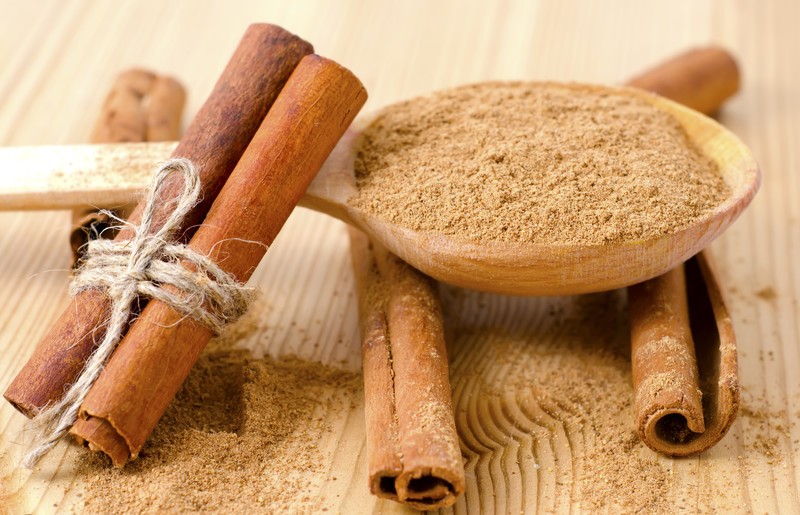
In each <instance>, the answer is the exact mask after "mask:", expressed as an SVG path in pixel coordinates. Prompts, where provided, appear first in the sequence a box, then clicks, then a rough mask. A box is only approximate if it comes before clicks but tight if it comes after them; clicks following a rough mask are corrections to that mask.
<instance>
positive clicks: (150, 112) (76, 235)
mask: <svg viewBox="0 0 800 515" xmlns="http://www.w3.org/2000/svg"><path fill="white" fill-rule="evenodd" d="M185 103H186V91H185V90H184V88H183V86H182V85H181V84H180V83H179V82H178V81H176V80H175V79H173V78H170V77H159V76H157V75H156V74H155V73H153V72H150V71H148V70H139V69H134V70H127V71H124V72H122V73H120V74H119V75H118V76H117V78H116V80H115V81H114V85H113V87H112V88H111V91H110V92H109V93H108V95H106V99H105V101H104V102H103V107H102V110H101V112H100V115H99V116H98V118H97V122H96V123H95V126H94V130H93V131H92V138H91V139H92V143H122V142H126V141H127V142H144V141H172V140H176V139H178V138H179V136H180V127H181V117H182V115H183V106H184V104H185ZM106 207H112V206H106ZM113 208H114V214H115V216H118V217H120V218H126V217H127V215H128V214H130V210H131V209H132V206H113ZM114 225H115V224H114V221H113V220H112V219H111V217H109V215H108V214H106V213H105V212H102V211H98V210H97V209H96V208H95V207H92V208H86V209H80V210H75V211H73V213H72V230H71V231H70V237H69V242H70V246H71V247H72V255H73V258H74V262H73V264H77V263H78V261H79V259H80V257H81V249H83V248H84V245H85V244H86V242H87V241H89V240H91V239H95V238H101V237H102V238H113V237H114V236H116V231H114V230H112V229H111V227H112V226H114Z"/></svg>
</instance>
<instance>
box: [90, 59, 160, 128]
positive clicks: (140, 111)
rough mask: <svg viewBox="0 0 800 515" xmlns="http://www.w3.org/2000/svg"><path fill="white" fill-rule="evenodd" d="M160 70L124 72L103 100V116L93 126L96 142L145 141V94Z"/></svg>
mask: <svg viewBox="0 0 800 515" xmlns="http://www.w3.org/2000/svg"><path fill="white" fill-rule="evenodd" d="M155 81H156V74H155V73H153V72H150V71H148V70H140V69H133V70H128V71H125V72H122V73H120V74H119V75H118V76H117V79H116V80H115V81H114V85H113V86H112V87H111V91H109V92H108V95H106V98H105V100H104V101H103V107H102V109H101V111H100V116H99V117H98V119H97V121H96V122H95V125H94V129H93V130H92V136H91V140H92V142H95V143H113V142H119V143H122V142H126V141H129V142H137V141H144V138H145V137H146V134H147V113H146V112H145V107H144V98H145V97H146V96H147V95H148V94H149V93H150V91H151V90H152V89H153V83H154V82H155Z"/></svg>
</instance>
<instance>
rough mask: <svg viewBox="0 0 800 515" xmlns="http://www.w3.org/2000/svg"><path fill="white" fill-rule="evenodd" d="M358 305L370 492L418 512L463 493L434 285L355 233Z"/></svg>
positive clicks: (352, 244) (352, 245)
mask: <svg viewBox="0 0 800 515" xmlns="http://www.w3.org/2000/svg"><path fill="white" fill-rule="evenodd" d="M349 232H350V248H351V254H352V259H353V269H354V272H355V281H356V288H357V291H358V298H359V318H360V321H361V338H362V340H361V341H362V343H361V353H362V362H363V368H364V398H365V413H364V416H365V419H366V426H367V431H366V434H367V461H368V468H369V486H370V491H371V492H372V493H373V494H374V495H377V496H379V497H384V498H387V499H392V500H395V501H400V502H403V503H406V504H408V505H410V506H413V507H415V508H417V509H421V510H427V509H437V508H441V507H445V506H450V505H452V504H453V503H454V502H455V501H456V499H457V498H458V496H459V495H461V493H463V491H464V486H465V479H464V464H463V461H462V458H461V452H460V450H459V445H458V435H457V433H456V426H455V419H454V415H453V406H452V398H451V397H452V393H451V389H450V377H449V370H448V363H447V349H446V346H445V341H444V329H443V323H442V311H441V305H440V302H439V298H438V293H437V291H436V286H435V283H434V282H433V280H432V279H430V278H428V277H426V276H424V275H423V274H422V273H420V272H418V271H417V270H415V269H413V268H412V267H411V266H409V265H408V264H406V263H404V262H403V261H402V260H400V259H399V258H398V257H397V256H395V255H393V254H391V253H390V252H388V251H387V250H386V249H385V248H383V247H381V246H380V245H378V244H376V243H374V242H371V241H370V239H369V238H368V237H367V236H366V235H364V234H363V233H361V232H360V231H358V230H356V229H353V228H350V229H349Z"/></svg>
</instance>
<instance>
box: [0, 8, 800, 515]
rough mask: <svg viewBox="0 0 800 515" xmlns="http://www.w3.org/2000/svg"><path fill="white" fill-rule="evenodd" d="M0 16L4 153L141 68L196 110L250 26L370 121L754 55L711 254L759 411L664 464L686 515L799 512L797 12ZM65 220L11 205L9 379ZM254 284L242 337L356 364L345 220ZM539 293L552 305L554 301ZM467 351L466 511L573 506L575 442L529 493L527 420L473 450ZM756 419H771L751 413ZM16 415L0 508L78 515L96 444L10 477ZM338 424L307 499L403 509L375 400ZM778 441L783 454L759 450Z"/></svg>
mask: <svg viewBox="0 0 800 515" xmlns="http://www.w3.org/2000/svg"><path fill="white" fill-rule="evenodd" d="M0 13H2V15H0V144H2V145H31V144H57V143H81V142H85V141H87V140H88V137H89V131H90V128H91V124H92V122H93V120H94V118H95V116H96V114H97V112H98V109H99V98H100V97H101V96H102V95H103V94H104V93H105V91H107V90H108V88H109V87H110V83H111V81H112V79H113V77H114V76H115V75H116V74H117V73H118V72H119V71H121V70H122V69H125V68H128V67H131V66H145V67H149V68H153V69H155V70H159V71H162V72H168V73H171V74H173V75H175V76H177V77H179V78H180V79H181V80H182V81H183V82H184V83H185V84H186V85H187V87H188V89H189V91H190V97H189V104H188V114H189V116H191V115H193V114H194V113H195V112H196V111H197V109H198V107H199V106H200V105H201V103H202V102H203V100H204V99H205V98H206V96H207V95H208V93H209V92H210V90H211V88H212V86H213V84H214V81H215V80H216V77H217V75H218V73H219V72H220V70H221V69H222V67H223V66H224V64H225V62H226V60H227V58H228V56H229V55H230V53H231V51H232V50H233V48H234V46H235V45H236V43H237V41H238V39H239V37H240V36H241V34H242V33H243V31H244V29H245V27H246V26H247V24H249V23H251V22H254V21H268V22H272V23H276V24H279V25H282V26H284V27H286V28H287V29H289V30H291V31H293V32H295V33H296V34H299V35H301V36H302V37H304V38H306V39H307V40H310V41H311V42H313V44H314V45H315V47H316V50H317V52H318V53H320V54H322V55H325V56H328V57H331V58H333V59H335V60H337V61H339V62H341V63H342V64H344V65H345V66H347V67H349V68H350V69H352V70H353V71H354V72H355V73H356V75H358V76H359V77H360V78H361V79H362V81H363V82H364V84H365V85H366V87H367V89H368V90H369V93H370V100H369V103H368V105H367V107H366V108H365V111H368V110H371V109H376V108H379V107H381V106H383V105H386V104H388V103H391V102H393V101H396V100H399V99H404V98H408V97H411V96H413V95H417V94H421V93H424V92H427V91H430V90H434V89H437V88H442V87H447V86H451V85H456V84H462V83H466V82H472V81H480V80H487V79H556V80H577V81H591V82H605V83H618V82H622V81H624V80H625V79H626V78H628V77H630V76H631V75H633V74H634V73H636V72H638V71H641V70H643V69H645V68H647V67H649V66H652V65H653V64H655V63H657V62H658V61H660V60H662V59H664V58H667V57H669V56H671V55H673V54H675V53H678V52H680V51H683V50H685V49H687V48H688V47H691V46H694V45H701V44H707V43H710V42H714V43H718V44H722V45H724V46H726V47H728V48H730V49H731V50H732V51H733V52H734V53H735V54H736V55H737V56H738V57H739V58H740V62H741V65H742V69H743V73H744V83H743V90H742V93H741V94H740V95H739V96H738V97H736V98H735V99H734V100H732V101H731V102H730V103H729V104H728V105H727V106H726V108H725V110H724V113H723V114H722V117H721V121H722V122H723V123H724V124H726V125H727V126H729V127H730V128H731V129H732V130H733V131H734V132H736V133H737V134H738V135H739V136H740V137H741V138H742V139H743V140H744V141H745V143H746V144H748V145H749V146H750V147H751V148H752V150H753V152H754V154H755V155H756V157H757V159H758V160H759V162H760V164H761V165H762V168H763V171H764V185H763V187H762V190H761V192H760V193H759V195H758V196H757V198H756V200H755V201H754V203H753V204H752V206H751V207H750V208H749V209H748V210H747V212H746V213H745V214H744V215H743V216H742V218H741V219H740V220H739V221H738V222H737V223H736V224H735V225H734V226H733V227H731V228H730V229H729V230H728V231H727V232H726V233H725V234H724V235H723V236H722V237H721V238H720V239H719V240H718V241H716V242H715V243H714V244H713V249H714V251H715V254H716V256H717V258H718V261H719V268H720V272H721V276H722V279H723V282H724V283H725V284H726V286H727V289H728V294H729V295H728V300H729V303H730V308H731V311H732V314H733V319H734V323H735V327H736V330H737V336H738V340H739V345H740V347H739V349H740V373H741V382H742V386H743V403H744V406H745V412H744V416H742V417H740V418H739V419H738V420H737V422H736V424H735V425H734V426H733V428H732V430H731V431H730V433H729V435H728V436H727V437H726V438H725V439H724V440H723V441H722V442H721V443H720V444H719V445H718V446H716V447H715V448H714V449H712V450H711V451H709V452H707V453H704V454H703V455H701V456H697V457H694V458H690V459H684V460H675V461H672V460H668V459H665V458H657V457H653V460H659V462H660V463H661V464H662V465H663V466H666V467H668V468H669V470H671V474H670V481H669V488H668V490H669V498H670V499H671V500H673V501H674V502H676V503H677V502H680V503H682V504H680V505H678V508H682V509H683V510H685V511H687V512H695V511H703V512H711V511H726V512H729V511H741V512H746V511H751V510H752V511H757V512H770V513H774V512H779V511H780V512H787V513H788V512H794V513H798V512H800V489H799V488H798V485H799V484H800V467H799V466H798V465H797V462H798V460H800V444H798V441H799V440H800V424H798V422H800V381H798V380H797V374H798V373H800V345H798V343H800V325H799V324H798V322H797V320H798V319H800V304H799V301H800V270H798V268H797V266H796V264H797V263H798V260H799V259H800V202H798V195H800V174H799V173H798V170H800V151H799V150H798V148H800V147H799V146H798V138H800V101H799V100H800V99H798V91H800V68H798V67H797V65H796V63H797V54H798V51H800V30H798V27H797V25H798V22H800V4H799V3H797V2H791V1H785V2H779V1H777V0H775V1H764V2H750V1H746V0H740V1H738V2H734V1H727V0H716V1H713V0H702V1H700V0H681V1H679V0H673V1H671V2H641V1H635V0H614V1H605V2H588V1H585V2H581V1H577V0H572V1H565V0H551V1H544V0H543V1H536V2H534V1H530V2H524V1H520V2H512V1H503V2H492V3H489V2H480V1H474V2H473V1H468V2H464V1H455V0H454V1H440V2H426V1H422V0H419V1H393V2H390V1H385V2H363V1H359V0H352V1H347V2H345V1H337V2H325V1H311V0H298V1H293V2H278V1H274V2H264V1H255V0H253V1H249V2H245V1H238V2H210V1H207V2H206V1H203V2H198V1H193V0H183V1H180V0H176V1H171V2H159V1H155V0H153V1H141V2H133V1H131V2H99V1H90V0H74V1H71V2H62V1H59V0H49V1H44V0H43V1H35V2H30V1H21V0H2V1H0ZM68 224H69V214H68V213H65V212H45V213H36V214H33V213H23V212H11V213H2V214H0V249H1V251H0V298H2V299H3V303H2V305H0V349H2V351H1V352H0V389H5V387H6V386H7V385H8V383H9V382H10V380H11V379H12V377H13V376H14V374H15V373H16V371H17V370H18V369H19V368H20V367H21V366H22V364H23V363H24V362H25V360H26V359H27V357H28V356H29V355H30V353H31V351H32V350H33V347H34V345H35V344H36V342H37V341H38V340H39V338H40V337H41V335H42V333H43V332H44V331H45V330H46V329H47V327H48V325H49V324H50V322H51V321H52V320H53V319H54V318H55V317H56V316H57V315H58V314H59V313H60V311H61V310H62V309H63V307H64V306H65V304H66V302H67V296H66V286H67V270H66V269H67V267H68V266H69V262H70V250H69V248H68V245H67V239H66V238H67V228H68ZM252 283H254V284H256V285H258V286H260V287H261V289H262V290H263V291H264V296H265V301H266V302H265V304H263V305H270V306H273V308H272V309H269V310H265V312H264V314H263V321H264V324H263V327H264V329H263V331H262V333H261V334H258V335H255V336H254V337H253V338H250V339H248V341H247V342H245V343H246V344H247V345H249V346H250V347H251V348H255V349H256V350H258V351H260V352H268V353H270V354H273V355H280V354H289V353H292V354H296V355H298V356H300V357H302V358H305V359H309V360H317V361H322V362H325V363H336V364H337V365H338V366H340V367H344V368H347V369H350V370H358V368H359V367H360V356H359V343H358V342H359V338H358V333H357V323H356V308H355V303H354V294H353V284H352V277H351V272H350V268H349V255H348V243H347V238H346V233H345V230H344V226H343V225H342V224H341V223H339V222H337V221H334V220H331V219H327V218H325V217H324V216H322V215H318V214H315V213H312V212H309V211H305V210H302V209H299V210H297V211H296V212H295V213H294V214H293V215H292V217H291V219H290V221H289V223H288V224H287V226H286V228H285V230H284V231H283V232H282V233H281V235H280V237H279V238H278V240H277V241H276V243H275V245H274V246H273V248H272V249H270V252H269V254H268V259H267V260H266V262H265V263H262V266H261V267H260V268H259V269H258V271H257V273H256V274H255V276H254V278H253V280H252ZM308 292H314V294H313V295H307V293H308ZM455 294H456V296H458V295H462V296H466V299H467V300H466V301H463V297H462V301H463V302H462V303H463V304H475V305H476V306H477V305H480V306H481V310H480V313H482V315H481V318H479V319H478V320H477V321H476V322H475V323H477V324H484V325H486V326H491V325H497V324H502V323H506V322H507V321H508V317H509V316H512V315H513V313H514V309H516V308H515V307H514V306H519V305H520V303H522V304H524V302H525V301H521V300H519V299H509V298H504V297H498V296H492V295H482V294H481V295H479V294H474V293H469V292H460V293H459V292H455ZM453 295H454V292H453V291H452V290H451V291H450V296H451V297H452V296H453ZM531 302H533V301H531ZM537 302H539V304H540V305H542V306H544V307H543V308H542V309H546V305H547V303H548V302H550V301H547V300H544V301H541V300H540V301H537ZM552 302H557V301H556V300H553V301H552ZM528 308H530V306H528ZM528 308H526V309H528ZM475 309H477V308H475ZM509 313H511V314H509ZM315 322H316V323H315ZM298 328H308V331H300V330H299V329H298ZM479 348H480V347H479V346H474V347H472V349H479ZM453 352H454V355H453V356H452V357H451V358H452V359H453V361H454V362H453V384H454V393H455V404H456V407H457V409H458V410H461V411H462V412H467V413H468V415H467V416H466V418H464V419H463V420H466V421H467V422H469V423H467V422H465V423H464V424H461V427H460V428H459V431H460V435H461V437H462V440H463V441H462V444H463V446H464V448H465V456H466V458H467V462H466V468H467V476H468V491H467V495H466V497H465V498H463V499H462V500H461V501H460V502H459V504H457V505H456V511H458V512H464V511H473V512H478V511H481V512H490V511H498V512H511V511H514V512H519V511H524V512H531V511H534V509H535V507H538V508H539V509H541V510H544V511H547V510H557V511H567V510H568V509H569V508H570V507H572V508H576V509H577V508H580V507H581V506H580V505H579V499H578V498H576V497H574V493H575V491H576V489H575V487H574V486H571V487H570V486H568V485H575V484H577V485H580V484H581V483H582V481H584V478H583V477H582V476H581V474H580V469H579V468H574V469H573V468H571V464H572V463H573V462H577V461H579V459H580V449H575V450H572V449H571V447H569V446H566V447H559V446H555V447H553V449H554V450H553V451H552V452H551V451H548V450H547V449H543V448H537V449H536V455H535V456H534V458H535V461H536V462H537V463H545V462H549V463H555V468H556V470H555V472H554V474H555V475H556V476H558V477H567V480H566V482H564V481H560V480H559V481H553V480H551V479H550V478H548V477H546V474H545V473H544V472H541V473H539V474H538V475H537V474H533V475H532V476H530V475H529V476H528V477H529V478H530V479H529V480H528V481H529V482H528V484H526V485H525V487H524V489H522V490H525V491H527V492H530V491H531V489H533V491H535V492H536V491H538V494H537V495H534V496H533V497H531V496H530V495H529V496H524V495H522V493H521V490H520V488H516V487H515V485H518V483H517V482H516V481H517V480H516V479H514V476H515V474H516V473H517V471H522V472H525V469H526V467H529V465H526V464H525V463H526V462H525V460H523V459H511V460H509V459H507V458H508V453H511V452H512V451H513V452H514V453H516V456H517V457H523V458H524V456H523V454H524V453H525V452H526V449H530V447H525V446H524V445H520V442H522V441H524V440H525V439H524V435H522V436H520V435H519V431H518V430H517V428H514V427H511V426H508V427H507V426H505V425H503V423H502V421H500V422H498V423H497V425H496V427H494V431H495V432H494V433H493V434H490V435H489V436H488V437H487V438H489V439H490V440H491V442H490V444H487V445H484V446H483V447H479V448H480V449H483V450H481V451H480V452H474V449H475V448H478V447H476V446H475V445H472V443H471V439H473V438H475V439H477V440H481V438H483V437H485V436H486V435H485V434H482V435H477V436H476V435H474V434H471V431H472V430H473V429H471V427H472V426H471V425H470V424H471V423H474V422H475V420H480V419H481V418H480V417H481V413H479V412H478V413H476V412H475V409H477V410H479V411H480V410H482V409H486V408H481V407H480V406H479V407H478V408H474V407H471V406H473V404H470V397H469V395H470V392H471V390H470V388H468V384H467V383H465V379H464V377H466V376H465V374H466V367H472V370H470V372H473V373H474V372H475V370H474V368H475V367H480V365H478V364H476V363H477V362H476V361H475V360H474V359H473V358H474V357H471V356H470V355H469V353H470V352H473V350H470V349H467V350H464V349H455V350H454V351H453ZM474 352H478V351H474ZM359 399H360V400H359V402H361V403H362V404H363V398H359ZM755 411H759V413H762V414H763V413H766V414H768V415H769V418H768V419H767V420H765V419H764V418H763V417H762V418H761V419H759V418H756V417H753V416H751V415H753V413H754V412H755ZM337 417H338V418H337ZM459 420H462V419H461V418H459ZM23 422H24V419H23V417H22V416H21V415H19V414H18V413H16V412H15V411H14V410H13V409H12V408H11V407H10V406H9V405H7V404H6V403H2V405H0V430H2V436H0V473H1V474H2V482H0V488H2V489H4V490H6V491H5V492H3V491H0V505H3V504H5V505H6V506H5V508H0V512H2V511H4V509H5V510H9V511H10V512H12V513H30V512H43V513H46V512H50V511H56V510H57V511H70V510H71V509H75V510H78V511H80V498H79V497H78V495H79V492H80V489H81V484H80V481H79V480H77V479H76V478H75V475H74V474H73V472H72V470H71V468H70V467H71V465H70V463H71V459H70V456H72V455H73V454H74V453H77V452H82V451H80V450H79V449H77V448H75V447H74V446H66V445H61V446H60V447H58V448H57V449H56V450H55V451H54V452H53V453H52V454H51V455H50V456H48V458H47V459H46V460H45V462H43V464H42V466H41V467H40V468H39V469H37V470H36V471H35V472H33V473H29V472H27V471H23V470H19V469H15V464H16V463H17V461H18V460H19V457H20V453H21V450H20V445H19V444H18V442H19V439H20V436H19V435H20V432H21V430H22V428H23ZM631 425H632V422H631ZM332 426H333V427H335V428H336V431H335V432H334V433H335V434H333V435H331V436H330V437H329V439H330V441H326V442H323V443H324V444H325V445H327V446H328V448H330V449H331V452H330V453H329V456H330V460H331V462H330V467H329V471H328V474H333V475H336V474H338V475H339V479H340V480H339V481H338V482H337V483H336V484H335V485H334V486H331V484H332V483H330V482H328V483H325V485H327V486H325V487H320V488H319V489H318V490H315V492H314V495H317V496H319V501H320V504H321V505H324V506H327V507H329V508H330V509H331V510H332V511H335V512H345V513H352V512H354V511H355V512H369V511H382V512H384V511H385V512H394V511H402V510H401V509H400V508H398V507H396V506H394V505H392V504H391V503H387V502H377V501H376V500H375V499H373V498H372V497H370V496H369V495H368V493H367V492H366V468H365V461H364V459H363V452H364V448H363V439H364V434H363V406H362V405H360V404H358V403H356V405H355V406H354V408H353V409H352V410H351V412H350V413H346V414H339V415H336V416H333V418H332ZM571 430H572V429H570V428H567V429H566V431H567V433H569V431H571ZM764 432H766V434H767V436H769V438H770V449H769V452H759V450H758V445H756V443H757V442H756V441H755V439H756V438H757V435H758V434H759V433H762V434H763V433H764ZM486 434H489V433H488V432H487V433H486ZM557 436H558V435H554V438H556V439H557ZM568 436H569V435H568ZM470 449H472V450H470ZM762 451H763V449H762ZM548 453H550V454H548ZM537 470H538V465H537ZM576 471H577V472H576ZM565 474H566V476H564V475H565ZM342 479H344V480H342ZM584 484H585V483H584ZM537 488H538V490H537ZM531 499H533V501H531ZM531 502H533V504H531ZM583 508H584V509H588V508H587V506H583ZM609 509H610V510H611V511H615V510H614V508H613V507H611V508H609Z"/></svg>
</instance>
